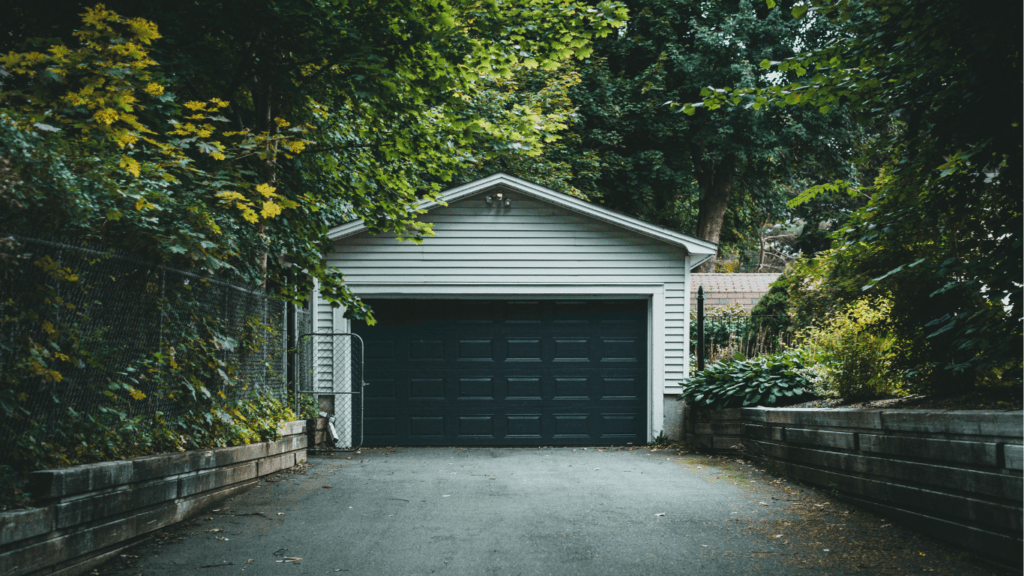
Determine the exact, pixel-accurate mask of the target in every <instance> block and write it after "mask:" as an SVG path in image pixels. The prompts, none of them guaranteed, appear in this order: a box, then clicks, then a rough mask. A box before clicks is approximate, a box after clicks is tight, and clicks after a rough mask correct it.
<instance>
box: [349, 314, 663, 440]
mask: <svg viewBox="0 0 1024 576" xmlns="http://www.w3.org/2000/svg"><path fill="white" fill-rule="evenodd" d="M367 302H368V303H369V304H370V306H371V307H372V308H373V310H374V313H375V316H376V319H377V324H376V325H374V326H367V325H366V324H365V323H361V322H356V323H354V325H353V329H354V331H355V332H356V333H357V334H359V335H360V336H361V337H362V338H363V340H364V342H365V350H366V358H365V368H364V377H363V379H364V380H365V381H366V383H367V387H366V388H365V400H364V402H365V404H364V428H363V429H364V439H363V441H364V443H365V444H366V445H370V446H374V445H402V446H418V445H420V446H421V445H452V446H454V445H476V446H479V445H534V446H536V445H553V444H559V445H587V444H627V443H636V444H639V443H643V442H644V441H645V439H646V429H647V426H646V420H647V307H648V305H647V302H646V301H644V300H550V299H549V300H504V301H502V300H468V301H466V300H427V299H422V300H368V301H367Z"/></svg>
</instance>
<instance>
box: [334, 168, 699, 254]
mask: <svg viewBox="0 0 1024 576" xmlns="http://www.w3.org/2000/svg"><path fill="white" fill-rule="evenodd" d="M494 187H506V188H510V189H512V190H514V191H516V192H519V193H522V194H526V195H528V196H532V197H534V198H538V199H540V200H543V201H546V202H549V203H551V204H554V205H556V206H559V207H561V208H565V209H567V210H572V211H574V212H577V213H580V214H583V215H586V216H589V217H591V218H594V219H596V220H600V221H602V222H607V223H609V224H613V225H615V226H619V227H621V228H624V229H626V230H630V231H632V232H635V233H637V234H642V235H644V236H648V237H650V238H654V239H656V240H661V241H662V242H665V243H668V244H671V245H674V246H679V247H682V248H684V249H686V251H687V252H688V253H689V254H690V255H691V256H692V257H691V259H690V260H691V262H690V265H691V266H693V267H696V266H700V265H701V264H702V263H704V262H705V261H706V260H708V259H710V258H711V257H713V256H714V254H715V251H716V250H717V246H716V245H715V244H713V243H711V242H707V241H705V240H700V239H698V238H694V237H692V236H688V235H686V234H682V233H679V232H676V231H674V230H669V229H668V228H662V227H661V226H655V225H654V224H648V223H647V222H644V221H642V220H637V219H636V218H632V217H630V216H626V215H625V214H619V213H618V212H614V211H612V210H609V209H607V208H605V207H603V206H599V205H597V204H592V203H590V202H586V201H584V200H580V199H579V198H574V197H572V196H569V195H568V194H562V193H560V192H556V191H554V190H552V189H550V188H545V187H544V186H539V185H537V184H534V183H532V182H527V181H526V180H522V179H519V178H516V177H514V176H509V175H508V174H503V173H501V172H498V173H496V174H492V175H490V176H488V177H486V178H481V179H479V180H475V181H473V182H470V183H469V184H464V185H462V186H458V187H455V188H452V189H450V190H447V191H445V192H442V193H441V202H433V201H421V202H420V203H419V205H418V206H417V207H418V208H419V209H421V210H430V209H432V208H436V207H438V206H445V205H447V204H448V203H451V202H455V201H457V200H460V199H462V198H465V197H467V196H471V195H473V194H477V193H480V192H483V191H484V190H487V189H490V188H494ZM364 230H366V226H365V225H364V224H363V221H362V220H354V221H352V222H347V223H345V224H342V225H340V226H335V227H334V228H331V229H330V231H328V233H327V236H328V237H329V238H330V239H331V240H335V241H336V240H340V239H342V238H347V237H349V236H352V235H355V234H358V233H360V232H363V231H364Z"/></svg>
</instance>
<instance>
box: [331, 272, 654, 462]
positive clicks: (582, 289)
mask: <svg viewBox="0 0 1024 576" xmlns="http://www.w3.org/2000/svg"><path fill="white" fill-rule="evenodd" d="M349 287H350V288H351V289H352V291H353V292H354V293H355V294H356V295H357V296H359V297H361V298H366V299H368V300H369V299H385V298H386V299H402V300H407V299H442V300H457V299H460V298H463V299H473V300H485V299H487V300H504V299H514V298H518V297H529V298H536V299H566V298H571V299H580V300H583V299H587V300H602V299H603V300H613V299H614V300H627V299H642V300H647V342H648V347H647V424H646V430H647V441H648V442H650V441H652V440H654V438H655V436H656V435H657V434H658V433H659V432H661V430H660V429H659V430H655V429H654V427H655V426H654V423H655V422H663V421H664V401H663V398H664V389H665V382H664V375H665V373H664V362H665V336H666V334H665V287H664V285H662V284H632V283H611V284H590V285H582V284H571V285H569V284H511V283H510V284H422V283H415V284H413V283H407V284H403V283H391V284H359V283H352V284H349ZM345 324H346V330H350V329H351V326H350V325H349V323H348V322H347V321H346V322H345ZM335 325H338V323H336V324H335Z"/></svg>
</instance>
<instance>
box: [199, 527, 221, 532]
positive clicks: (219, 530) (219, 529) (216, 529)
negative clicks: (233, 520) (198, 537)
mask: <svg viewBox="0 0 1024 576" xmlns="http://www.w3.org/2000/svg"><path fill="white" fill-rule="evenodd" d="M223 531H224V529H223V528H211V529H209V530H203V532H223Z"/></svg>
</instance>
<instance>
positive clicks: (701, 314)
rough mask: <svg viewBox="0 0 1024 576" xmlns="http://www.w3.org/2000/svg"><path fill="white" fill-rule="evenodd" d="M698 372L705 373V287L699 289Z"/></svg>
mask: <svg viewBox="0 0 1024 576" xmlns="http://www.w3.org/2000/svg"><path fill="white" fill-rule="evenodd" d="M697 371H698V372H703V371H704V287H703V286H701V287H699V288H697Z"/></svg>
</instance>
